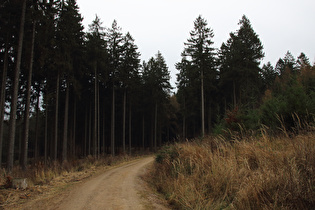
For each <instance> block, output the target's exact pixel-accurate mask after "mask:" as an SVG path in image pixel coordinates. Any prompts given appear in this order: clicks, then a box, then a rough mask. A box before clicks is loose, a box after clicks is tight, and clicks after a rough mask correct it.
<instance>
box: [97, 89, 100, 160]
mask: <svg viewBox="0 0 315 210" xmlns="http://www.w3.org/2000/svg"><path fill="white" fill-rule="evenodd" d="M100 131H101V129H100V86H99V84H98V85H97V156H98V157H100V146H101V136H100Z"/></svg>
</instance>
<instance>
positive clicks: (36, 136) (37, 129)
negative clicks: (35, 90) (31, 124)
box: [34, 94, 40, 160]
mask: <svg viewBox="0 0 315 210" xmlns="http://www.w3.org/2000/svg"><path fill="white" fill-rule="evenodd" d="M39 96H40V94H38V95H37V101H36V122H35V147H34V157H35V160H37V158H38V153H39V151H38V136H39V128H38V126H39V123H38V122H39Z"/></svg>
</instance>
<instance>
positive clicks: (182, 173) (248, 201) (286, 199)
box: [149, 128, 315, 209]
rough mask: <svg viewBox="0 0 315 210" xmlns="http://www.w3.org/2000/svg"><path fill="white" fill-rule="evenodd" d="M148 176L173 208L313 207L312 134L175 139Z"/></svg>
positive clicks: (314, 148)
mask: <svg viewBox="0 0 315 210" xmlns="http://www.w3.org/2000/svg"><path fill="white" fill-rule="evenodd" d="M312 129H314V128H312ZM230 137H231V136H230ZM149 179H150V182H151V184H153V186H154V187H155V188H156V189H157V190H158V191H159V192H160V193H162V194H163V195H165V197H166V198H167V200H168V201H169V203H170V204H172V205H173V208H175V209H176V208H178V209H225V208H227V209H313V208H314V206H315V133H314V130H313V131H308V132H304V133H303V134H299V135H294V136H293V137H292V136H289V135H287V133H286V132H285V131H284V132H283V135H281V136H277V137H270V136H268V135H267V134H266V133H265V130H263V131H262V132H261V134H260V135H259V136H258V137H253V136H252V135H251V136H247V137H244V136H243V137H242V138H241V137H236V136H234V137H233V136H232V138H229V140H227V139H226V138H224V137H222V136H219V137H206V138H205V139H203V140H198V139H196V140H193V141H189V142H188V141H187V142H183V143H176V144H175V145H170V146H166V147H164V149H162V150H161V151H160V153H159V154H158V155H157V158H156V163H155V165H154V167H153V168H152V171H151V172H150V176H149Z"/></svg>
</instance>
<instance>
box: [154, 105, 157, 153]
mask: <svg viewBox="0 0 315 210" xmlns="http://www.w3.org/2000/svg"><path fill="white" fill-rule="evenodd" d="M156 144H157V102H156V103H155V109H154V152H156V151H157V150H156Z"/></svg>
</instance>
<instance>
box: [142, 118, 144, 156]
mask: <svg viewBox="0 0 315 210" xmlns="http://www.w3.org/2000/svg"><path fill="white" fill-rule="evenodd" d="M144 134H145V133H144V114H143V115H142V149H143V150H144Z"/></svg>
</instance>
